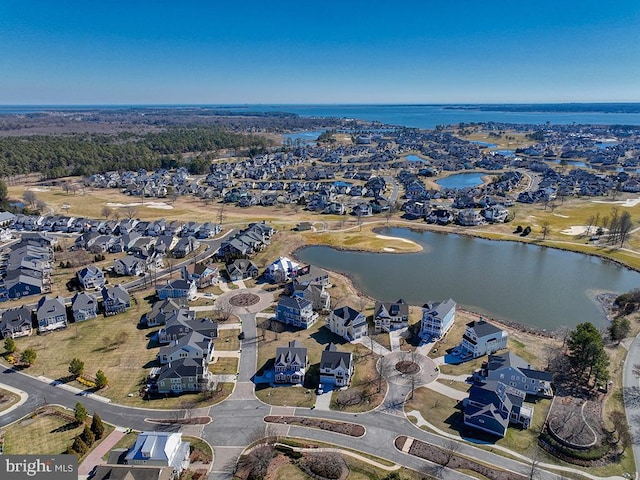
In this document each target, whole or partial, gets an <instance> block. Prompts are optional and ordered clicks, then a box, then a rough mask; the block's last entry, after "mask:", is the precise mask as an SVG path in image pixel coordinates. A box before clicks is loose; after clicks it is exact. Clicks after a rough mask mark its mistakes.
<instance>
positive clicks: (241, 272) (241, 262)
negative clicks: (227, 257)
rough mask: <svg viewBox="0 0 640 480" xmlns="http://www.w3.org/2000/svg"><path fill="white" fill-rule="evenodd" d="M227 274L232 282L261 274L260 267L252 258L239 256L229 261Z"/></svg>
mask: <svg viewBox="0 0 640 480" xmlns="http://www.w3.org/2000/svg"><path fill="white" fill-rule="evenodd" d="M226 269H227V276H228V277H229V279H230V280H231V281H232V282H235V281H237V280H245V279H247V278H257V277H258V275H259V273H260V272H259V270H258V267H256V266H255V264H254V263H253V262H252V261H251V260H247V259H246V258H239V259H237V260H234V261H233V262H230V263H227V265H226Z"/></svg>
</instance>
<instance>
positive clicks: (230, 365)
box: [209, 357, 238, 375]
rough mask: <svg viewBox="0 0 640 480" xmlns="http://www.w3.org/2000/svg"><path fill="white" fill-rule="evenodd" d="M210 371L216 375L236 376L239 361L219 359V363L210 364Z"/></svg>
mask: <svg viewBox="0 0 640 480" xmlns="http://www.w3.org/2000/svg"><path fill="white" fill-rule="evenodd" d="M209 371H210V372H211V373H213V374H215V375H234V374H236V373H238V359H237V358H233V357H218V361H216V362H215V363H210V364H209Z"/></svg>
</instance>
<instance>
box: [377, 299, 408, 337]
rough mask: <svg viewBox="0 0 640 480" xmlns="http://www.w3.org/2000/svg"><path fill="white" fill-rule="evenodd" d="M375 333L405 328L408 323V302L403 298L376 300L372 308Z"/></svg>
mask: <svg viewBox="0 0 640 480" xmlns="http://www.w3.org/2000/svg"><path fill="white" fill-rule="evenodd" d="M373 323H374V327H375V331H376V333H380V332H390V331H391V330H398V329H400V328H405V327H407V326H408V324H409V304H408V303H407V302H405V301H404V300H403V299H399V300H398V301H397V302H376V304H375V307H374V310H373Z"/></svg>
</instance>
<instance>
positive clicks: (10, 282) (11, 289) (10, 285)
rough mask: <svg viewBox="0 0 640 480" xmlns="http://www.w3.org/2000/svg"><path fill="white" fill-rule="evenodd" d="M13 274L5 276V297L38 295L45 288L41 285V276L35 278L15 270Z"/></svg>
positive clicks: (14, 297)
mask: <svg viewBox="0 0 640 480" xmlns="http://www.w3.org/2000/svg"><path fill="white" fill-rule="evenodd" d="M16 273H17V275H15V276H11V277H10V276H7V277H6V278H5V281H4V284H5V291H4V296H5V298H11V299H16V298H22V297H26V296H29V295H39V294H41V293H43V292H44V291H45V290H47V288H45V285H43V282H42V278H36V277H33V276H31V275H27V274H24V273H20V272H16Z"/></svg>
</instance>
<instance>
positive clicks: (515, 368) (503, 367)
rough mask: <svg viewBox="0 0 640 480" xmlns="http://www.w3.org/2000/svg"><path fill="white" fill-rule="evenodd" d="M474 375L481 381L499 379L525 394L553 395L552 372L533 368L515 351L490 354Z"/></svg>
mask: <svg viewBox="0 0 640 480" xmlns="http://www.w3.org/2000/svg"><path fill="white" fill-rule="evenodd" d="M474 377H475V378H476V379H477V380H480V381H483V380H485V379H486V380H495V381H499V382H502V383H505V384H507V385H509V386H510V387H513V388H516V389H518V390H520V391H522V392H524V393H525V394H530V395H535V396H539V397H553V388H552V387H551V382H552V381H553V375H552V374H551V372H544V371H541V370H536V369H534V368H531V365H530V364H529V363H527V362H526V361H525V360H524V359H522V358H521V357H519V356H518V355H516V354H515V353H513V352H505V353H501V354H499V355H489V357H488V359H487V361H486V362H484V363H483V364H482V368H481V369H480V371H479V372H478V373H477V374H476V375H474Z"/></svg>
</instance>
